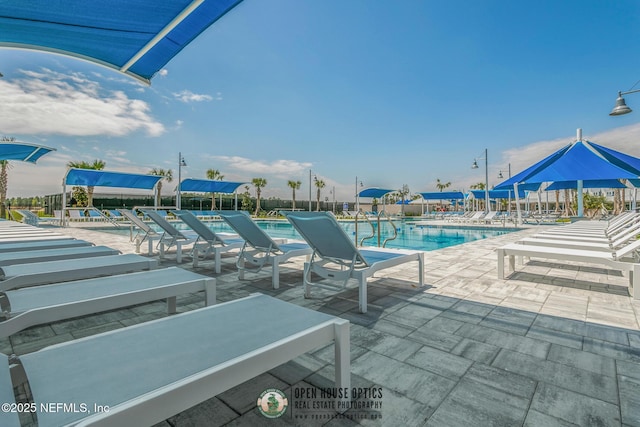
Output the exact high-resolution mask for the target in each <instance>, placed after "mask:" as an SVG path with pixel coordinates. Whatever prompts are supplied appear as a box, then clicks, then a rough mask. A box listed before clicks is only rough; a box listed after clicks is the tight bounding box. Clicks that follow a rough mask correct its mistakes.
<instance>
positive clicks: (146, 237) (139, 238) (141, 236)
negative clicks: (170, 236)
mask: <svg viewBox="0 0 640 427" xmlns="http://www.w3.org/2000/svg"><path fill="white" fill-rule="evenodd" d="M117 212H119V213H120V214H121V215H122V216H123V217H124V218H126V219H127V220H128V221H129V222H130V224H131V229H130V232H129V240H130V241H132V242H134V243H135V245H136V253H140V246H141V245H142V243H144V242H145V241H146V242H147V243H148V249H147V254H148V255H151V254H152V253H153V242H154V241H155V240H157V239H159V238H160V234H159V233H158V232H157V231H156V230H154V229H153V228H151V226H149V224H147V223H146V222H144V221H143V220H142V219H140V218H139V217H138V215H136V213H135V212H133V211H130V210H127V209H117ZM134 227H135V228H137V229H138V231H137V232H136V234H135V236H134V234H133V228H134Z"/></svg>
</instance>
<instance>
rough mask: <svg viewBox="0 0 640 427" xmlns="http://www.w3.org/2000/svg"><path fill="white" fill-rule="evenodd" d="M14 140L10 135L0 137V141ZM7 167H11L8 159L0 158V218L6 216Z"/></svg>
mask: <svg viewBox="0 0 640 427" xmlns="http://www.w3.org/2000/svg"><path fill="white" fill-rule="evenodd" d="M15 140H16V139H15V138H14V137H12V136H3V137H2V138H0V141H3V142H15ZM9 169H11V164H9V160H0V218H6V217H7V213H6V211H5V203H6V201H7V188H8V184H9Z"/></svg>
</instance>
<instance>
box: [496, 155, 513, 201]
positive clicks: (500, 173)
mask: <svg viewBox="0 0 640 427" xmlns="http://www.w3.org/2000/svg"><path fill="white" fill-rule="evenodd" d="M502 178H504V176H503V175H502V170H501V171H500V172H498V179H502ZM509 179H511V163H509ZM507 212H509V213H511V191H509V204H508V205H507Z"/></svg>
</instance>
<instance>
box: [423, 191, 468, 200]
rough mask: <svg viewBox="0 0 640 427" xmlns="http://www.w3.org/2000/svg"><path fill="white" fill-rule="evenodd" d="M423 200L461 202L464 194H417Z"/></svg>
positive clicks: (457, 192) (448, 192)
mask: <svg viewBox="0 0 640 427" xmlns="http://www.w3.org/2000/svg"><path fill="white" fill-rule="evenodd" d="M418 194H420V195H421V196H422V198H423V199H425V200H453V199H457V200H462V199H464V194H463V193H462V191H444V192H442V191H439V192H431V193H418Z"/></svg>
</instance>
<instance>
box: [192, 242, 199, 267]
mask: <svg viewBox="0 0 640 427" xmlns="http://www.w3.org/2000/svg"><path fill="white" fill-rule="evenodd" d="M191 253H192V255H193V268H196V267H197V266H198V248H196V247H194V248H193V251H191Z"/></svg>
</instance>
